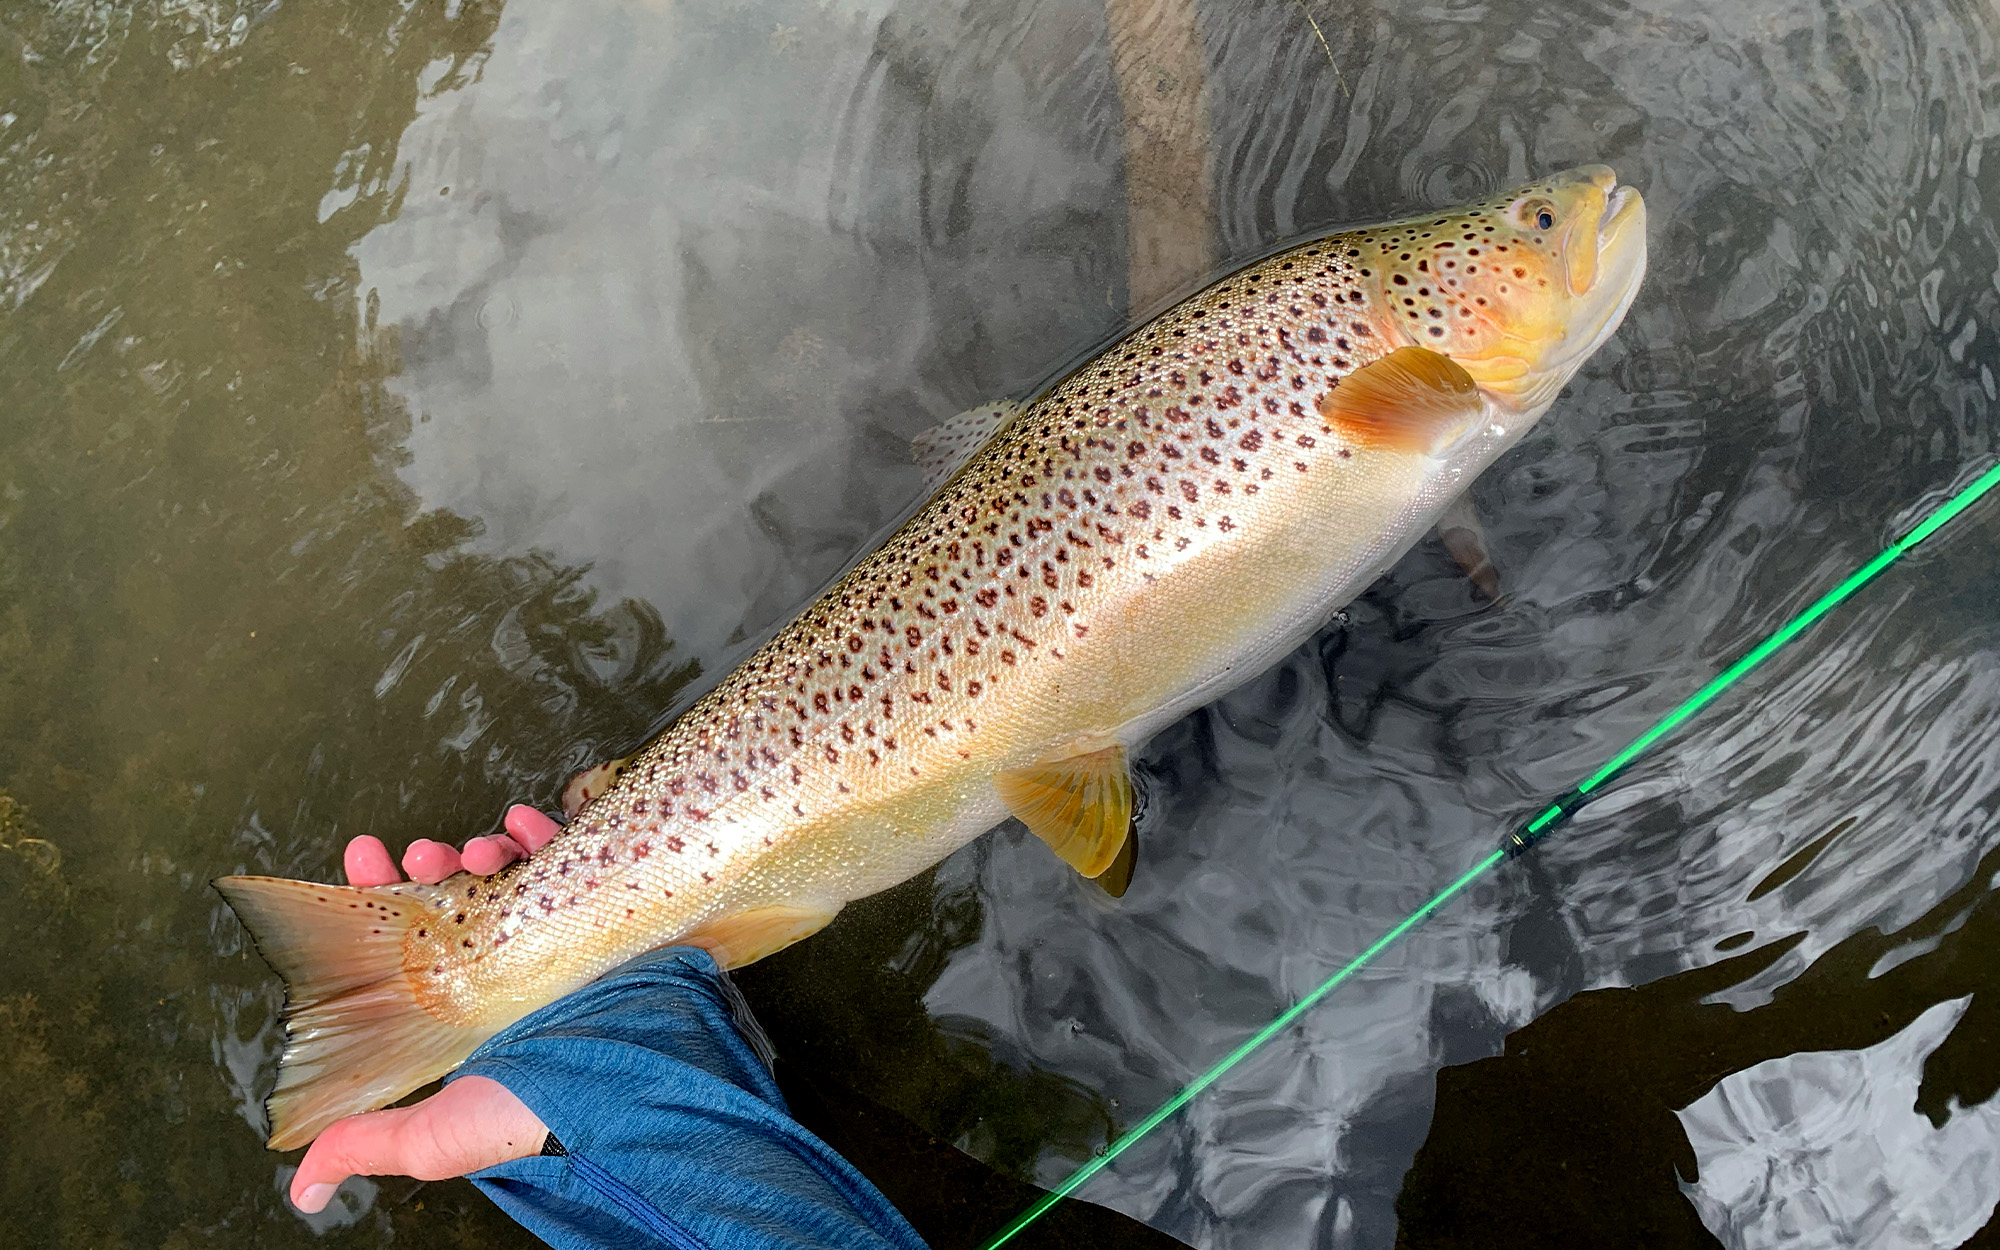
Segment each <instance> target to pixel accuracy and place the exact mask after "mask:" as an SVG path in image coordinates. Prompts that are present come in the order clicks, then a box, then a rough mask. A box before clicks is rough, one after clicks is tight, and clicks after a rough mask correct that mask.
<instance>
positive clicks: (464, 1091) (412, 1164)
mask: <svg viewBox="0 0 2000 1250" xmlns="http://www.w3.org/2000/svg"><path fill="white" fill-rule="evenodd" d="M504 824H505V826H506V829H507V832H506V833H504V834H495V835H492V836H490V837H483V838H474V839H472V840H471V841H470V842H467V843H466V844H465V849H464V850H463V851H457V850H453V849H452V848H451V847H450V846H448V845H447V844H445V843H443V842H432V841H430V840H428V839H425V840H422V841H418V842H414V843H412V844H411V845H410V848H409V849H408V850H407V851H405V852H403V868H404V870H405V871H407V872H408V873H409V874H410V876H411V878H412V879H414V880H417V881H421V882H424V883H425V884H435V883H437V882H439V881H442V880H444V879H445V878H446V877H448V876H450V875H451V874H453V873H455V872H458V871H460V869H463V870H464V871H467V872H474V873H478V874H480V875H481V876H484V875H487V874H489V873H494V872H498V871H499V870H500V869H502V868H504V867H506V866H507V865H508V864H511V863H513V862H514V861H515V860H517V859H521V858H523V857H524V856H527V855H532V854H533V853H535V852H536V851H538V850H540V849H541V848H542V847H543V846H544V845H546V844H547V843H548V841H549V839H550V838H553V837H555V836H556V834H557V833H559V832H561V829H562V826H560V825H558V824H556V822H555V821H553V820H551V819H550V818H549V817H548V816H546V815H544V814H543V813H541V812H538V811H536V810H535V809H534V808H532V807H527V806H524V805H521V804H516V805H515V806H513V807H511V808H509V809H507V816H506V820H505V821H504ZM343 859H344V861H345V866H346V869H347V881H348V884H349V885H393V884H395V883H396V882H398V881H401V880H402V879H403V876H402V873H399V872H397V871H396V865H395V862H394V861H393V860H391V859H390V858H389V850H388V848H387V847H385V846H383V845H382V840H381V839H380V838H375V837H371V836H368V835H363V836H361V837H358V838H355V839H354V840H353V841H352V842H349V843H348V844H347V852H346V854H345V855H344V856H343ZM548 1134H549V1130H548V1126H547V1125H545V1124H543V1123H542V1121H541V1119H540V1118H539V1117H538V1116H536V1115H535V1113H534V1112H532V1111H530V1110H528V1108H527V1105H526V1104H524V1103H523V1102H522V1101H521V1100H520V1099H519V1098H516V1097H515V1096H514V1095H513V1094H512V1093H511V1092H510V1091H509V1090H508V1089H507V1087H506V1086H504V1085H502V1084H500V1083H499V1082H498V1081H495V1080H492V1079H490V1078H488V1077H483V1076H464V1077H460V1078H459V1079H458V1080H456V1081H453V1082H452V1083H451V1084H449V1085H447V1086H445V1087H444V1089H443V1090H441V1091H439V1092H438V1093H436V1094H433V1095H432V1096H431V1097H429V1098H426V1099H425V1100H424V1101H422V1102H420V1103H418V1104H416V1105H415V1106H413V1107H391V1108H388V1109H387V1110H384V1111H368V1112H364V1113H362V1114H360V1115H351V1116H348V1117H347V1118H346V1119H344V1120H339V1121H336V1122H335V1123H333V1124H332V1125H329V1126H328V1127H327V1130H326V1131H325V1132H324V1133H321V1134H320V1135H319V1137H318V1138H317V1139H316V1140H314V1142H313V1144H312V1147H311V1148H310V1149H309V1150H307V1151H306V1157H305V1158H304V1159H302V1160H300V1162H299V1170H298V1174H297V1175H295V1176H293V1177H292V1187H291V1192H292V1202H293V1204H294V1205H295V1206H297V1207H298V1208H299V1210H301V1211H304V1212H307V1213H308V1214H311V1213H313V1212H317V1211H320V1210H323V1209H324V1208H325V1207H326V1204H327V1203H328V1202H330V1201H332V1199H333V1192H334V1190H335V1189H336V1188H337V1187H338V1186H339V1185H340V1182H342V1181H344V1180H346V1179H347V1178H348V1177H350V1176H354V1175H357V1174H359V1175H364V1176H385V1175H394V1176H414V1177H416V1178H417V1179H418V1180H425V1181H434V1180H443V1179H444V1178H446V1177H449V1176H463V1175H465V1174H466V1173H467V1172H476V1171H478V1170H479V1169H481V1168H488V1167H492V1166H493V1165H494V1164H497V1163H505V1162H507V1161H508V1160H509V1159H519V1158H521V1157H523V1156H525V1155H531V1154H535V1153H537V1152H538V1151H540V1150H541V1148H542V1143H543V1142H544V1141H545V1140H547V1138H548Z"/></svg>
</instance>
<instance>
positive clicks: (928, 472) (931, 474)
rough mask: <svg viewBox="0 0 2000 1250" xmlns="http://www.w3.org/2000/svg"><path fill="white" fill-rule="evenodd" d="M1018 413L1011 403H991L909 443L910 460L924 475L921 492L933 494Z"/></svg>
mask: <svg viewBox="0 0 2000 1250" xmlns="http://www.w3.org/2000/svg"><path fill="white" fill-rule="evenodd" d="M1020 411H1021V405H1019V404H1017V403H1015V402H1014V401H1013V400H1011V399H1001V400H995V401H994V402H993V403H990V404H981V405H979V407H977V408H968V409H966V410H965V411H964V412H961V413H959V414H958V415H957V416H955V417H953V418H951V419H950V420H949V421H946V422H945V423H943V424H942V425H934V426H932V427H931V428H930V429H928V430H925V431H924V432H923V433H921V434H919V435H917V436H916V437H915V438H913V439H911V440H910V457H911V459H913V460H915V461H916V462H917V467H918V468H920V469H922V470H923V471H924V489H925V490H928V491H934V490H936V489H937V488H938V487H940V486H942V485H944V484H945V481H946V479H948V478H949V477H951V475H952V474H954V473H956V472H958V466H960V465H962V464H964V463H965V462H966V461H968V460H970V459H972V453H974V452H976V451H978V450H979V449H980V448H981V447H984V446H985V445H986V441H987V440H988V439H990V438H992V437H993V436H994V435H995V434H998V433H999V432H1000V431H1001V430H1003V429H1005V428H1006V427H1007V423H1008V422H1009V421H1012V420H1013V419H1014V418H1015V416H1016V415H1018V414H1019V413H1020Z"/></svg>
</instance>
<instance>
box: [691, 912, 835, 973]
mask: <svg viewBox="0 0 2000 1250" xmlns="http://www.w3.org/2000/svg"><path fill="white" fill-rule="evenodd" d="M839 911H840V909H839V908H837V907H836V908H832V909H828V908H823V907H783V906H780V907H755V908H752V909H751V910H749V911H742V912H737V913H736V914H735V915H733V916H723V917H722V918H720V919H718V920H711V921H709V922H708V923H707V924H704V925H702V926H701V927H700V928H698V929H696V930H695V931H694V932H692V933H689V934H687V935H686V936H685V937H683V938H681V941H682V943H684V944H686V945H688V946H699V947H701V948H702V949H703V950H706V951H707V952H708V953H709V954H711V955H713V956H715V962H716V963H719V964H721V965H722V966H723V967H724V968H741V967H742V966H743V965H745V964H754V963H756V962H757V961H758V960H760V959H762V958H764V956H766V955H775V954H777V953H778V952H779V951H781V950H783V949H785V948H786V947H787V946H790V945H791V944H792V943H794V942H797V941H800V940H802V939H804V938H809V937H811V936H812V935H813V934H815V933H818V932H819V931H820V930H821V929H824V928H826V926H827V925H828V924H829V923H831V922H832V920H833V918H834V916H836V915H838V914H839Z"/></svg>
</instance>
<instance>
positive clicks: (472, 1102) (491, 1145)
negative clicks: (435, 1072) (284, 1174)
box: [292, 1076, 549, 1215]
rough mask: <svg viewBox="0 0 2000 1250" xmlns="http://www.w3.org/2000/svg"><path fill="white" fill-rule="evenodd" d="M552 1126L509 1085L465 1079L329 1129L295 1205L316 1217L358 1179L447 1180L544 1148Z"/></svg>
mask: <svg viewBox="0 0 2000 1250" xmlns="http://www.w3.org/2000/svg"><path fill="white" fill-rule="evenodd" d="M548 1135H549V1130H548V1126H547V1125H545V1124H543V1123H542V1121H541V1119H540V1117H538V1116H537V1115H536V1114H535V1113H534V1112H532V1111H530V1110H528V1107H527V1104H525V1103H523V1102H522V1101H521V1100H520V1099H518V1098H516V1097H514V1095H513V1093H512V1092H510V1091H509V1090H508V1089H507V1087H506V1086H505V1085H502V1084H500V1082H498V1081H495V1080H492V1079H491V1078H489V1077H483V1076H464V1077H460V1078H459V1079H458V1080H456V1081H453V1082H452V1083H451V1084H449V1085H447V1086H445V1087H444V1089H443V1090H441V1091H439V1092H438V1093H436V1094H433V1095H432V1096H431V1097H429V1098H426V1099H424V1101H422V1102H420V1103H418V1104H417V1105H416V1106H414V1107H392V1108H390V1109H389V1110H387V1111H370V1112H366V1113H364V1114H362V1115H351V1116H348V1117H347V1118H346V1119H345V1120H340V1121H337V1122H335V1123H334V1124H332V1125H331V1126H329V1127H328V1128H327V1130H326V1131H325V1132H324V1133H321V1134H320V1135H319V1137H318V1139H317V1140H315V1141H314V1142H313V1144H312V1148H311V1149H310V1150H308V1151H306V1157H305V1158H304V1159H302V1160H300V1161H299V1170H298V1174H297V1175H295V1176H293V1177H292V1202H293V1204H294V1205H295V1206H297V1207H298V1209H299V1210H301V1211H304V1212H306V1213H307V1214H309V1215H310V1214H312V1213H314V1212H317V1211H320V1210H323V1209H324V1208H325V1207H326V1204H327V1203H328V1202H331V1201H332V1200H333V1191H334V1190H335V1189H336V1188H337V1187H338V1186H339V1185H340V1182H342V1181H344V1180H346V1179H347V1178H348V1177H350V1176H354V1175H357V1174H358V1175H362V1176H414V1177H416V1178H417V1179H418V1180H422V1181H435V1180H443V1179H444V1178H445V1177H447V1176H463V1175H465V1174H466V1173H467V1172H477V1171H478V1170H479V1169H481V1168H490V1167H492V1166H493V1165H494V1164H496V1163H505V1162H507V1161H508V1160H509V1159H519V1158H521V1157H523V1156H525V1155H531V1154H534V1153H535V1152H536V1151H538V1150H540V1149H541V1148H542V1142H543V1141H544V1140H545V1139H546V1138H547V1137H548Z"/></svg>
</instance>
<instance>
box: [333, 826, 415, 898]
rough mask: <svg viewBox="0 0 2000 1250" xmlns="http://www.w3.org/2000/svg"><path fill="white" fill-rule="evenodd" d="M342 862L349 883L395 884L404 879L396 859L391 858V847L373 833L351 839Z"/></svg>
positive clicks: (341, 859) (341, 858)
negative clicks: (397, 869) (384, 844)
mask: <svg viewBox="0 0 2000 1250" xmlns="http://www.w3.org/2000/svg"><path fill="white" fill-rule="evenodd" d="M340 862H341V867H342V868H344V869H345V870H346V872H347V884H349V885H394V884H396V883H397V882H398V881H401V880H402V879H403V874H402V873H400V872H397V871H396V861H395V860H393V859H391V858H389V848H388V847H386V846H383V845H382V839H380V838H378V837H376V836H375V835H374V834H371V833H364V834H362V835H361V836H360V837H358V838H355V839H354V840H352V841H350V842H349V843H348V844H347V850H346V851H345V852H344V853H343V854H342V855H341V857H340Z"/></svg>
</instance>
